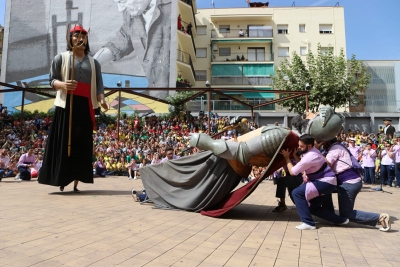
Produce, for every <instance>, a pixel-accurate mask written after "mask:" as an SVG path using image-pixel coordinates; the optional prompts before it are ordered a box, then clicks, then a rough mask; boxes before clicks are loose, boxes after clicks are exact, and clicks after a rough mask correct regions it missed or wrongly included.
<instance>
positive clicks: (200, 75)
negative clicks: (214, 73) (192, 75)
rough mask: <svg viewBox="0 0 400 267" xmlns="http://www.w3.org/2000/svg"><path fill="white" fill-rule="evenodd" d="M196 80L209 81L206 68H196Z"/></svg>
mask: <svg viewBox="0 0 400 267" xmlns="http://www.w3.org/2000/svg"><path fill="white" fill-rule="evenodd" d="M195 72H196V81H207V71H206V70H196V71H195Z"/></svg>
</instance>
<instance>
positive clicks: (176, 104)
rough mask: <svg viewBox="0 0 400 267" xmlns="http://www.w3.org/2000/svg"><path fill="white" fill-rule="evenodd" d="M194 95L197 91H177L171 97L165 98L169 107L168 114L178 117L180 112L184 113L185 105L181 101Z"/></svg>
mask: <svg viewBox="0 0 400 267" xmlns="http://www.w3.org/2000/svg"><path fill="white" fill-rule="evenodd" d="M195 93H197V91H178V92H176V93H175V94H173V95H169V96H167V97H166V98H165V100H166V101H168V102H169V104H170V105H171V106H170V107H169V111H170V113H171V114H172V115H179V113H180V112H181V111H185V109H186V103H183V101H184V100H185V99H186V98H188V97H191V96H192V95H194V94H195Z"/></svg>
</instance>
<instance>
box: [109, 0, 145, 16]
mask: <svg viewBox="0 0 400 267" xmlns="http://www.w3.org/2000/svg"><path fill="white" fill-rule="evenodd" d="M113 1H114V2H115V3H117V5H118V11H119V12H123V11H125V10H126V11H128V12H129V14H130V15H131V16H132V17H133V16H139V15H141V14H142V13H143V12H144V11H145V10H146V9H148V8H149V5H150V2H151V0H113Z"/></svg>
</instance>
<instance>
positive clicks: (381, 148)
mask: <svg viewBox="0 0 400 267" xmlns="http://www.w3.org/2000/svg"><path fill="white" fill-rule="evenodd" d="M3 110H4V108H2V105H0V112H2V111H3ZM7 116H8V115H7ZM7 118H8V117H7ZM51 122H52V119H51V117H50V116H46V117H44V116H40V115H39V114H36V116H35V117H34V118H32V119H27V120H24V121H23V122H22V124H20V122H19V121H18V119H15V120H12V119H9V118H8V120H7V121H4V120H3V123H2V124H1V129H0V145H1V149H2V150H1V153H0V178H3V177H16V179H18V180H29V179H30V178H31V177H30V176H29V177H28V176H26V175H23V177H21V176H20V172H21V171H23V167H24V166H22V165H23V164H24V163H23V162H20V163H19V161H20V158H21V157H22V156H23V155H24V154H26V153H28V152H29V150H30V149H31V153H32V155H33V156H35V159H34V161H33V162H32V164H31V166H30V168H31V170H32V171H33V172H34V173H35V174H36V172H38V171H39V169H40V166H41V163H42V160H43V155H44V153H45V147H46V141H47V138H48V134H49V131H50V125H51ZM385 123H386V124H387V125H388V126H390V119H388V120H386V121H385ZM248 124H249V128H250V130H255V129H257V128H258V126H257V125H256V124H255V123H253V122H248ZM119 125H120V129H119V131H118V134H119V137H118V136H117V129H116V123H113V124H109V125H106V124H105V123H101V122H100V123H99V125H98V130H97V131H94V133H93V160H92V162H93V172H94V175H95V176H97V177H105V176H110V175H116V176H127V177H128V178H129V179H137V178H139V177H140V168H141V167H143V166H146V165H148V164H155V163H159V162H161V161H162V160H168V159H171V157H172V158H177V157H183V156H187V155H191V154H193V153H197V152H198V150H197V149H196V148H190V147H189V141H188V136H189V133H191V132H204V133H207V134H210V135H214V136H215V137H214V138H221V139H224V140H229V139H231V138H234V137H235V136H236V132H235V131H234V130H231V131H225V132H223V133H221V134H218V133H220V132H222V131H223V129H224V127H226V126H228V125H230V118H228V117H222V116H218V114H217V113H214V114H211V119H210V127H211V129H210V130H209V129H207V127H208V118H207V114H205V115H203V116H192V115H191V114H190V112H187V113H183V112H182V113H181V114H180V115H179V116H172V115H170V116H147V117H139V116H135V117H133V116H126V115H124V116H123V118H121V120H120V123H119ZM391 127H393V126H391ZM385 130H386V129H383V128H381V129H380V131H379V133H377V134H375V133H371V134H369V133H366V132H362V131H360V130H356V131H351V130H349V131H348V132H347V133H345V132H344V131H342V132H341V133H340V135H339V136H338V137H337V139H338V141H339V142H341V143H342V144H343V145H345V146H346V147H348V149H349V151H350V152H351V153H352V154H353V156H354V157H355V158H357V159H358V160H359V162H360V163H361V165H362V166H363V168H364V184H376V183H378V182H377V180H379V181H380V182H379V183H380V184H382V185H383V186H395V187H398V188H400V179H399V178H398V179H396V176H400V170H398V168H399V167H400V157H399V158H397V159H396V157H395V155H396V153H397V152H399V153H400V135H399V134H396V133H395V132H394V128H393V129H391V130H390V131H389V132H387V133H386V134H385V132H384V131H385ZM21 131H22V134H21ZM321 149H323V148H321ZM18 167H19V168H18ZM262 171H263V168H260V167H256V166H253V169H252V172H251V173H250V175H249V177H244V179H243V180H242V182H244V183H247V182H249V181H251V180H252V179H254V178H257V177H259V176H260V175H261V174H262ZM285 175H286V173H285V170H284V169H280V170H278V171H276V172H275V173H274V177H275V178H278V177H282V176H285ZM272 178H273V177H268V178H267V179H271V180H272ZM396 181H397V183H395V182H396Z"/></svg>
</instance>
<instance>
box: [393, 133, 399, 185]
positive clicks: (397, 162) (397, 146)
mask: <svg viewBox="0 0 400 267" xmlns="http://www.w3.org/2000/svg"><path fill="white" fill-rule="evenodd" d="M394 141H395V142H394V144H395V145H394V146H393V153H394V158H395V169H394V171H395V175H396V180H397V185H396V188H400V132H396V133H395V134H394Z"/></svg>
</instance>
